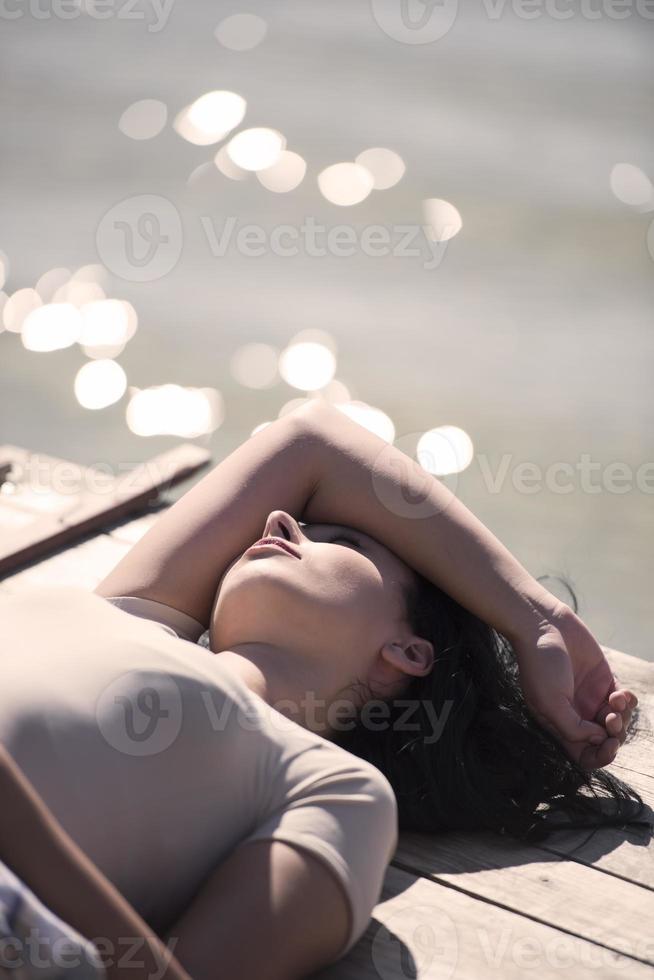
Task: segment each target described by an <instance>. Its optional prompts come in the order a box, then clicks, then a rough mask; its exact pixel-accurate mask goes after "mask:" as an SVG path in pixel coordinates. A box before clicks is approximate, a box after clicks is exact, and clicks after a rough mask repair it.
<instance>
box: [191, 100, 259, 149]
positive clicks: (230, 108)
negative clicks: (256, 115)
mask: <svg viewBox="0 0 654 980" xmlns="http://www.w3.org/2000/svg"><path fill="white" fill-rule="evenodd" d="M246 108H247V102H246V101H245V99H244V98H243V97H242V96H241V95H237V93H236V92H228V91H225V90H222V89H220V90H215V91H213V92H206V93H205V94H204V95H201V96H200V98H199V99H196V100H195V102H193V103H191V105H189V106H186V108H184V109H182V111H181V112H179V113H178V114H177V116H176V117H175V120H174V122H173V129H174V130H175V131H176V132H177V133H178V134H179V135H180V136H181V137H182V138H183V139H185V140H187V142H189V143H193V144H194V145H195V146H209V145H210V144H211V143H218V142H219V140H221V139H223V137H225V136H226V135H227V133H229V132H231V131H232V129H235V128H236V127H237V126H238V125H240V123H241V122H242V121H243V117H244V116H245V110H246Z"/></svg>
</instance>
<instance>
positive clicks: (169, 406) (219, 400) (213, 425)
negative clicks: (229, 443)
mask: <svg viewBox="0 0 654 980" xmlns="http://www.w3.org/2000/svg"><path fill="white" fill-rule="evenodd" d="M96 363H100V362H99V361H98V362H96ZM224 416H225V408H224V399H223V396H222V394H221V393H220V392H219V391H218V390H217V389H216V388H184V387H182V386H181V385H177V384H163V385H155V386H153V387H151V388H143V389H139V388H135V389H132V394H131V397H130V400H129V403H128V405H127V410H126V414H125V417H126V420H127V425H128V426H129V429H130V430H131V432H133V433H134V435H137V436H179V437H180V438H182V439H195V438H197V437H198V436H202V435H206V434H208V433H209V432H213V431H214V429H217V428H218V426H219V425H221V424H222V421H223V419H224Z"/></svg>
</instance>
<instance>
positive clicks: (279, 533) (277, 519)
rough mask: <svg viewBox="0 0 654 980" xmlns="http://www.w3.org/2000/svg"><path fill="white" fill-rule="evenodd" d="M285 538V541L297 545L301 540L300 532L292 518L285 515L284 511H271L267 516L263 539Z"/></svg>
mask: <svg viewBox="0 0 654 980" xmlns="http://www.w3.org/2000/svg"><path fill="white" fill-rule="evenodd" d="M269 536H270V537H273V538H285V539H286V541H293V542H295V544H299V543H300V541H301V540H302V532H301V531H300V528H299V525H298V523H297V521H296V520H295V518H294V517H291V515H290V514H287V513H286V511H285V510H273V511H271V513H270V514H269V515H268V520H267V521H266V528H265V531H264V533H263V537H264V538H265V537H269Z"/></svg>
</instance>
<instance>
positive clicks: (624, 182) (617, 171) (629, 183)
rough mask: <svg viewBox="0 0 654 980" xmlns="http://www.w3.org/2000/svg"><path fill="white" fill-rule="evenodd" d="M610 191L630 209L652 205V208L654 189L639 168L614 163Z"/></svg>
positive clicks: (629, 164) (628, 164)
mask: <svg viewBox="0 0 654 980" xmlns="http://www.w3.org/2000/svg"><path fill="white" fill-rule="evenodd" d="M610 182H611V190H612V191H613V193H614V194H615V196H616V197H617V199H618V200H619V201H622V203H623V204H629V205H631V206H632V207H642V206H643V205H652V207H654V188H653V187H652V182H651V180H650V179H649V177H648V176H647V174H646V173H644V172H643V171H642V170H641V169H640V167H635V166H634V165H633V164H631V163H616V165H615V167H614V168H613V170H612V171H611V178H610Z"/></svg>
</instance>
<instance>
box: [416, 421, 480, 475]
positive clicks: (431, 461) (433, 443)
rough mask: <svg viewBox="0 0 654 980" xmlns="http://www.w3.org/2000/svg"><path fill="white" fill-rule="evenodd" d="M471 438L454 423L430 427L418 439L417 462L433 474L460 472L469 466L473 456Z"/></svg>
mask: <svg viewBox="0 0 654 980" xmlns="http://www.w3.org/2000/svg"><path fill="white" fill-rule="evenodd" d="M474 452H475V450H474V446H473V443H472V439H471V438H470V436H469V435H468V433H467V432H465V431H464V430H463V429H459V428H458V427H457V426H455V425H440V426H438V427H437V428H435V429H430V430H429V431H428V432H425V433H423V435H422V436H421V437H420V439H419V440H418V445H417V447H416V455H417V459H418V462H419V463H420V465H421V466H422V468H423V469H424V470H426V471H427V472H428V473H433V475H434V476H448V475H450V474H452V473H460V472H461V471H462V470H465V469H466V467H468V466H470V463H471V462H472V460H473V457H474Z"/></svg>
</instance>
